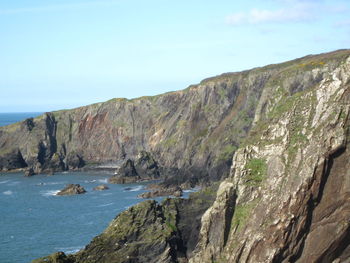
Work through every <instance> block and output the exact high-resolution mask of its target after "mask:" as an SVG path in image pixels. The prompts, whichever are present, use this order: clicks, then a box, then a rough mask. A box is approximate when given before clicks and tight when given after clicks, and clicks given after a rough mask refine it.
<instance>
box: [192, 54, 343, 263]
mask: <svg viewBox="0 0 350 263" xmlns="http://www.w3.org/2000/svg"><path fill="white" fill-rule="evenodd" d="M322 70H324V68H323V67H319V68H317V69H314V70H313V73H314V74H315V75H316V74H318V73H319V72H320V71H322ZM264 92H266V93H267V94H268V96H265V100H262V101H260V103H262V104H265V105H266V108H265V110H264V111H262V112H259V111H258V112H257V115H256V124H255V126H254V127H253V128H252V130H251V132H250V135H249V136H248V137H247V139H246V141H245V143H244V145H243V147H241V148H240V149H239V150H238V151H237V152H236V154H235V155H234V158H233V165H232V167H231V173H230V177H229V178H228V179H227V180H225V181H224V182H223V183H222V184H221V186H220V187H219V191H218V194H217V199H216V201H215V202H214V204H213V206H212V207H211V208H209V209H208V210H207V211H206V213H205V214H204V216H203V217H202V228H201V232H200V236H201V237H200V241H199V243H198V246H197V248H196V251H195V256H194V257H192V258H191V260H190V262H193V263H194V262H213V261H217V262H333V260H335V261H334V262H348V261H347V260H348V259H349V257H350V239H349V237H350V222H349V218H350V206H349V197H350V188H349V187H350V180H349V178H350V177H349V176H350V174H349V162H348V160H349V159H348V158H349V120H348V115H349V110H350V108H349V106H350V96H349V95H350V93H349V92H350V57H348V58H344V59H341V60H340V61H339V65H338V66H337V67H335V68H333V69H329V68H327V74H326V75H324V76H323V79H322V80H321V82H320V83H319V84H317V85H315V86H311V87H309V88H307V89H304V90H302V91H298V92H296V93H295V94H293V95H289V94H288V93H287V92H286V86H285V85H284V84H283V83H279V84H277V85H276V86H275V87H274V88H273V93H271V92H270V91H269V90H264ZM218 219H219V221H220V222H222V225H223V227H221V228H220V231H218V230H217V220H218Z"/></svg>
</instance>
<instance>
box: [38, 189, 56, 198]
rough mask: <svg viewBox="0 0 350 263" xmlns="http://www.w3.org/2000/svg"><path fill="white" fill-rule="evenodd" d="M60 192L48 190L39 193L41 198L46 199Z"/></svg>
mask: <svg viewBox="0 0 350 263" xmlns="http://www.w3.org/2000/svg"><path fill="white" fill-rule="evenodd" d="M59 191H60V190H48V191H42V192H40V193H41V195H42V196H45V197H48V196H55V195H57V193H58V192H59Z"/></svg>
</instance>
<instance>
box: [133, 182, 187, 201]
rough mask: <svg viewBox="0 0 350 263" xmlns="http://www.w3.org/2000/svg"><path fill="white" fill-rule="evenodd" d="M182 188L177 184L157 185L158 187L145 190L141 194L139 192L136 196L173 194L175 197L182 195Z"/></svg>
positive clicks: (146, 196) (146, 197)
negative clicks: (175, 185)
mask: <svg viewBox="0 0 350 263" xmlns="http://www.w3.org/2000/svg"><path fill="white" fill-rule="evenodd" d="M182 192H183V191H182V189H181V188H180V187H179V186H177V187H170V188H163V187H161V186H160V185H158V189H155V190H152V191H150V192H145V193H142V194H139V195H138V197H140V198H145V199H148V198H154V197H158V196H171V195H172V196H175V197H180V196H182Z"/></svg>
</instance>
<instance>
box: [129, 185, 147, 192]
mask: <svg viewBox="0 0 350 263" xmlns="http://www.w3.org/2000/svg"><path fill="white" fill-rule="evenodd" d="M143 188H144V186H143V185H139V186H136V187H133V188H131V189H130V190H129V191H130V192H136V191H141V190H142V189H143Z"/></svg>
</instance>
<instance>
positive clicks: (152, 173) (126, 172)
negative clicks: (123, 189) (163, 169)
mask: <svg viewBox="0 0 350 263" xmlns="http://www.w3.org/2000/svg"><path fill="white" fill-rule="evenodd" d="M115 173H116V175H115V176H112V177H111V178H109V179H108V181H109V182H110V183H113V184H126V183H135V182H139V181H144V180H154V179H158V178H159V177H160V173H159V168H158V164H157V162H156V161H155V160H154V158H153V157H152V156H151V154H150V153H148V152H146V151H141V152H140V153H139V155H138V156H137V157H136V161H135V162H134V161H133V160H130V159H128V160H126V162H124V163H123V164H122V166H121V167H120V168H118V169H117V170H116V172H115Z"/></svg>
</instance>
